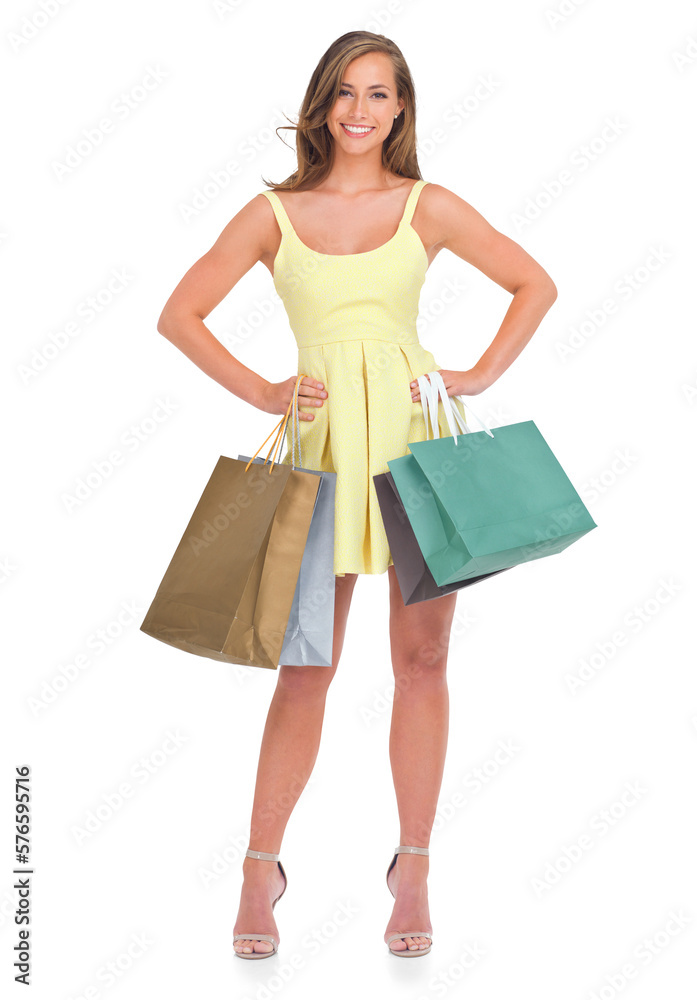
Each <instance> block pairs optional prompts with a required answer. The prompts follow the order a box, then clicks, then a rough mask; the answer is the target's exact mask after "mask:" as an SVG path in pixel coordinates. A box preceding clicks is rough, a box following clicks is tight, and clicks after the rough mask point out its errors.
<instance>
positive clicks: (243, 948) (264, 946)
mask: <svg viewBox="0 0 697 1000" xmlns="http://www.w3.org/2000/svg"><path fill="white" fill-rule="evenodd" d="M235 951H240V952H242V953H243V954H245V955H249V954H251V953H252V952H253V951H263V952H267V951H273V945H272V944H270V943H269V942H268V941H256V940H254V939H242V940H240V941H235Z"/></svg>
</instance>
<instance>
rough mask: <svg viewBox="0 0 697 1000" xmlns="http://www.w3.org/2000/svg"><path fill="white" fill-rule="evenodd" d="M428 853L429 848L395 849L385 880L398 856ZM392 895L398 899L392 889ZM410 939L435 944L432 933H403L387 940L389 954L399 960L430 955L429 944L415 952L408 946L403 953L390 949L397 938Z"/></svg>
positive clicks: (393, 935) (388, 884)
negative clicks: (425, 940)
mask: <svg viewBox="0 0 697 1000" xmlns="http://www.w3.org/2000/svg"><path fill="white" fill-rule="evenodd" d="M428 853H429V850H428V847H405V846H404V845H400V846H399V847H395V849H394V857H393V858H392V860H391V861H390V866H389V868H388V869H387V875H386V876H385V880H387V879H388V878H389V876H390V872H391V871H392V869H393V868H394V866H395V865H396V864H397V855H398V854H426V855H428ZM387 888H388V889H390V883H389V882H388V883H387ZM390 893H391V894H392V896H393V897H394V898H395V899H396V896H395V894H394V893H393V892H392V890H391V889H390ZM409 937H410V938H415V937H426V938H428V940H429V941H430V942H431V943H433V935H432V934H431V932H430V931H402V933H401V934H391V935H390V936H389V938H388V939H387V950H388V951H389V953H390V954H391V955H396V956H397V957H398V958H416V956H417V955H428V953H429V951H430V950H431V944H429V946H428V947H427V948H414V949H413V950H410V949H409V946H408V945H407V947H406V948H405V949H404V950H403V951H395V950H394V948H390V944H391V943H392V941H396V940H397V938H409ZM405 944H406V942H405Z"/></svg>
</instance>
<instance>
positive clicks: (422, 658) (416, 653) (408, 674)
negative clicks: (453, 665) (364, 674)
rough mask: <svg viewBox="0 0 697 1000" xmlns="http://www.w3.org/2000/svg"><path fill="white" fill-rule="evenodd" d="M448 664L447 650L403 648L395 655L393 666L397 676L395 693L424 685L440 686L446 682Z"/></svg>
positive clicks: (403, 692)
mask: <svg viewBox="0 0 697 1000" xmlns="http://www.w3.org/2000/svg"><path fill="white" fill-rule="evenodd" d="M447 665H448V653H447V650H438V651H430V652H425V651H423V650H403V651H400V652H399V653H398V654H396V655H393V658H392V668H393V671H394V678H395V694H396V693H398V692H399V693H400V694H406V693H407V692H409V691H411V690H423V688H424V687H429V686H430V687H438V686H440V685H442V684H444V683H445V682H446V674H447Z"/></svg>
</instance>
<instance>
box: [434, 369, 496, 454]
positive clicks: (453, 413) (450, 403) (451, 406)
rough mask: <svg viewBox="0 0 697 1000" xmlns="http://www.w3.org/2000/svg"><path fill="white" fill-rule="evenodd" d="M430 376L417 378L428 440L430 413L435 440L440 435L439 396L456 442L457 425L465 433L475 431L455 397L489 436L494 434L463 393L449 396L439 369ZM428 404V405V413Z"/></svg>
mask: <svg viewBox="0 0 697 1000" xmlns="http://www.w3.org/2000/svg"><path fill="white" fill-rule="evenodd" d="M428 375H429V378H426V376H425V375H420V376H419V377H418V379H417V382H418V385H419V393H420V395H421V407H422V409H423V414H424V423H425V424H426V440H428V426H429V415H430V421H431V425H432V427H433V438H434V440H435V439H436V438H438V437H440V427H439V425H438V401H439V398H440V400H441V401H442V402H443V410H444V412H445V418H446V420H447V421H448V427H449V429H450V433H451V434H452V436H453V438H454V439H455V444H457V443H458V440H457V438H458V434H457V427H459V428H460V430H461V431H462V432H463V433H465V434H471V433H473V432H472V430H471V428H470V427H468V425H467V423H466V422H465V420H463V417H462V414H461V413H460V411H459V410H458V408H457V406H456V405H455V398H457V399H459V400H460V401H461V402H462V405H463V406H466V407H467V408H468V409H469V411H470V413H471V414H472V416H473V417H474V418H475V419H476V420H477V422H478V423H479V424H480V426H481V427H482V430H484V431H486V433H487V434H488V435H489V437H493V436H494V435H493V434H492V432H491V431H490V430H489V428H488V427H487V425H486V424H485V423H484V421H483V420H482V418H481V417H478V416H477V414H476V413H475V412H474V410H473V409H472V407H471V406H470V404H469V402H467V403H465V401H464V399H463V398H462V396H461V395H458V396H457V397H454V396H449V395H448V390H447V389H446V387H445V382H444V381H443V376H442V375H441V373H440V372H438V371H433V372H429V373H428ZM426 406H428V415H427V410H426Z"/></svg>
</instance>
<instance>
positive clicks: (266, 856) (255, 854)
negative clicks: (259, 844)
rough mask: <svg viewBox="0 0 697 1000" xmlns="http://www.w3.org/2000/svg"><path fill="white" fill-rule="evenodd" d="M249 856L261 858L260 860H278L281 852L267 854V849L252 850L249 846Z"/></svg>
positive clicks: (247, 852)
mask: <svg viewBox="0 0 697 1000" xmlns="http://www.w3.org/2000/svg"><path fill="white" fill-rule="evenodd" d="M246 855H247V857H248V858H259V860H260V861H278V860H279V858H280V857H281V855H280V854H267V853H266V852H265V851H250V850H249V848H248V849H247V851H246Z"/></svg>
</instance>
